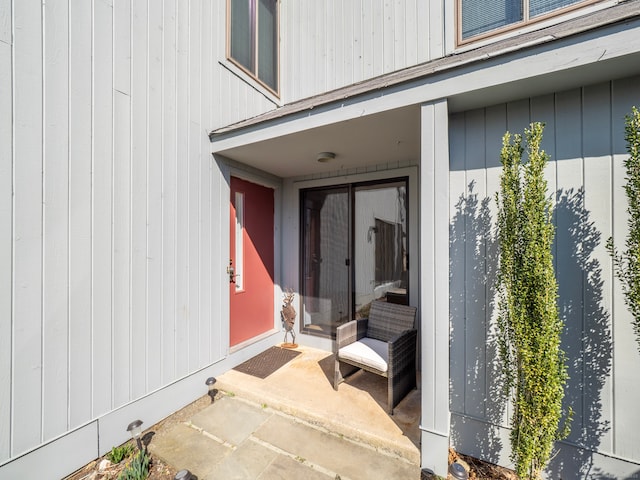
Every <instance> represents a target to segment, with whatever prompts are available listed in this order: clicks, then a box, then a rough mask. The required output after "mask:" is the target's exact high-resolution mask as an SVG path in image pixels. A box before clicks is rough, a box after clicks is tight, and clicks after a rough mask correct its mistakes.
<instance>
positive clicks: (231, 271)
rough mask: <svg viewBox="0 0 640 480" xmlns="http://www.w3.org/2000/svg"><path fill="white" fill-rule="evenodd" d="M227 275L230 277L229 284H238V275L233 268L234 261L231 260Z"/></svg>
mask: <svg viewBox="0 0 640 480" xmlns="http://www.w3.org/2000/svg"><path fill="white" fill-rule="evenodd" d="M227 275H229V283H236V277H237V275H236V273H235V269H234V268H233V260H229V265H228V266H227Z"/></svg>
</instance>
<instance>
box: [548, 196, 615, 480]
mask: <svg viewBox="0 0 640 480" xmlns="http://www.w3.org/2000/svg"><path fill="white" fill-rule="evenodd" d="M556 199H557V203H556V207H555V212H554V215H555V220H556V225H558V228H557V230H556V251H557V252H563V253H562V255H560V254H558V258H556V271H557V272H558V286H559V299H558V309H559V312H560V316H561V318H563V320H564V322H565V331H564V335H563V341H562V345H563V349H564V351H565V353H566V356H567V366H568V373H569V377H570V378H569V381H568V384H567V389H566V392H565V402H564V403H565V405H566V406H571V407H572V408H573V410H574V412H575V413H574V419H573V423H572V425H571V434H570V435H569V438H568V439H567V440H568V441H569V442H571V443H573V444H576V445H579V446H580V447H582V448H579V449H578V448H575V447H569V448H568V446H567V445H566V444H564V443H559V444H558V447H559V452H558V455H557V456H556V457H555V458H554V459H553V460H552V461H551V463H550V465H549V467H548V471H549V472H550V473H551V476H552V477H554V478H571V477H573V478H594V479H595V478H597V479H602V480H604V479H609V478H611V479H613V478H616V477H615V476H610V475H607V474H606V473H605V472H602V471H600V470H599V469H598V468H596V467H595V466H594V464H593V463H594V462H593V456H594V453H593V452H594V451H596V450H597V449H598V447H599V445H600V442H601V439H602V437H603V435H605V434H606V433H607V432H608V431H609V429H610V424H609V421H608V420H606V419H604V418H603V415H602V392H603V388H604V386H605V382H606V379H607V377H608V376H609V375H610V372H611V362H612V348H613V345H612V338H611V315H610V314H609V312H607V311H606V310H605V308H604V306H603V298H602V295H603V293H602V286H603V280H602V268H601V266H600V262H599V261H598V260H597V259H596V258H595V257H594V251H595V250H596V248H597V247H598V246H599V245H600V244H601V242H602V239H601V234H600V232H599V231H598V230H597V229H596V227H595V225H594V223H593V221H591V220H590V219H589V211H588V210H587V209H585V207H584V189H582V188H581V189H579V190H573V189H570V190H559V191H558V192H557V196H556Z"/></svg>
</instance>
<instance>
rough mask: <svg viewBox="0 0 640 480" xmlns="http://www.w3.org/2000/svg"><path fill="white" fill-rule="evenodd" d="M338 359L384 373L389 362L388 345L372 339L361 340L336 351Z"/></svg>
mask: <svg viewBox="0 0 640 480" xmlns="http://www.w3.org/2000/svg"><path fill="white" fill-rule="evenodd" d="M338 358H341V359H344V360H352V361H354V362H358V363H362V364H363V365H368V366H370V367H373V368H375V369H377V370H380V371H381V372H386V371H387V368H389V367H388V365H387V364H388V361H389V344H388V343H387V342H383V341H381V340H375V339H373V338H367V337H365V338H362V339H361V340H358V341H357V342H354V343H351V344H349V345H347V346H346V347H342V348H341V349H340V350H339V351H338Z"/></svg>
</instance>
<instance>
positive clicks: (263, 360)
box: [234, 347, 302, 378]
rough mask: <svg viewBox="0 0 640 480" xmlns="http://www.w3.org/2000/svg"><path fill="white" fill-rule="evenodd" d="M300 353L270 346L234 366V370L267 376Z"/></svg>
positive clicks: (259, 376)
mask: <svg viewBox="0 0 640 480" xmlns="http://www.w3.org/2000/svg"><path fill="white" fill-rule="evenodd" d="M301 353H302V352H297V351H295V350H289V349H286V348H280V347H271V348H269V349H268V350H265V351H264V352H262V353H260V354H258V355H256V356H255V357H253V358H250V359H249V360H247V361H246V362H244V363H241V364H240V365H238V366H237V367H234V370H236V371H238V372H242V373H246V374H247V375H253V376H254V377H258V378H267V377H268V376H269V375H271V374H272V373H273V372H275V371H276V370H278V369H279V368H280V367H282V366H283V365H285V364H286V363H287V362H289V361H291V360H293V359H294V358H296V357H297V356H298V355H300V354H301Z"/></svg>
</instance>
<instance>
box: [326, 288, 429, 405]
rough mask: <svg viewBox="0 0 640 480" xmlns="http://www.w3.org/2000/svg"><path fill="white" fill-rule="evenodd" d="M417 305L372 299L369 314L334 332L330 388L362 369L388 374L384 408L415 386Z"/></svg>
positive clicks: (396, 402) (396, 401)
mask: <svg viewBox="0 0 640 480" xmlns="http://www.w3.org/2000/svg"><path fill="white" fill-rule="evenodd" d="M415 319H416V307H411V306H408V305H399V304H393V303H387V302H382V301H379V300H374V301H373V302H372V303H371V310H370V311H369V317H368V318H364V319H359V320H352V321H350V322H348V323H345V324H344V325H340V326H339V327H338V329H337V332H336V360H335V362H336V363H335V377H334V383H333V388H334V389H335V390H338V385H340V384H341V383H342V382H343V381H344V380H345V378H347V377H348V376H349V375H351V374H353V373H355V372H356V371H358V370H360V369H362V370H366V371H368V372H372V373H375V374H377V375H381V376H383V377H386V378H387V383H388V386H387V412H388V413H389V414H390V415H393V409H394V407H395V406H396V405H397V404H398V403H399V402H400V400H402V399H403V398H404V397H405V396H406V395H407V394H408V393H409V392H410V391H411V390H413V389H414V388H416V340H417V331H416V329H415Z"/></svg>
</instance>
